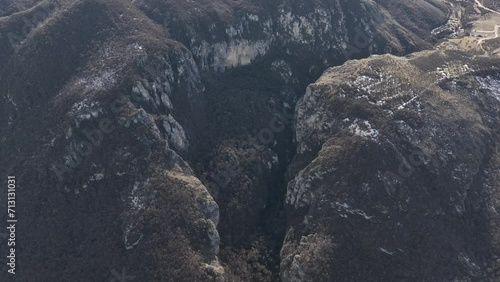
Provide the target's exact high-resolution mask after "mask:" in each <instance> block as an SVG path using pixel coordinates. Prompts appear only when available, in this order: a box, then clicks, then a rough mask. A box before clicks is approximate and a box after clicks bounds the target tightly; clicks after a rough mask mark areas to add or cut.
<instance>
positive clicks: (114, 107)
mask: <svg viewBox="0 0 500 282" xmlns="http://www.w3.org/2000/svg"><path fill="white" fill-rule="evenodd" d="M2 3H7V5H4V6H0V10H1V12H2V15H4V16H3V17H1V18H0V35H1V36H0V66H1V72H0V97H1V99H0V121H1V123H0V134H1V136H2V137H1V139H0V160H1V161H0V171H5V172H7V173H8V174H14V175H16V177H17V179H18V185H19V190H18V207H17V209H18V213H19V218H20V223H19V226H18V231H17V232H18V236H19V238H22V244H20V246H19V248H18V253H17V255H18V257H19V262H18V267H19V272H18V274H17V276H16V279H18V280H19V281H33V279H34V277H36V279H37V281H110V280H112V279H114V278H116V277H113V275H114V273H116V271H120V270H121V269H123V268H125V269H126V270H127V273H129V274H130V275H133V276H135V279H136V280H137V281H224V280H228V281H275V280H277V279H278V278H279V275H280V270H279V265H280V256H279V251H280V250H281V243H282V240H283V236H284V233H285V231H286V228H287V216H288V218H289V220H290V223H291V224H292V223H293V222H295V221H296V220H299V219H300V217H296V216H295V215H294V212H293V211H292V212H291V213H290V214H288V215H287V213H286V212H287V211H286V210H285V206H284V197H285V194H286V185H285V182H286V180H287V179H285V178H284V177H283V175H285V171H286V170H287V167H288V164H289V161H290V160H291V158H292V157H293V155H294V154H295V145H294V142H293V140H292V136H293V128H292V121H293V119H294V115H293V108H294V107H295V103H296V101H297V100H298V98H299V97H300V96H301V95H302V93H303V92H304V89H305V87H306V85H307V84H309V83H310V82H312V81H314V80H315V79H317V78H318V77H319V75H320V74H321V72H322V71H323V70H324V69H325V68H326V67H327V66H331V65H335V64H340V63H343V62H344V61H346V60H347V59H349V58H361V57H365V56H368V55H369V54H372V53H383V52H392V53H394V54H405V53H407V52H410V51H413V50H418V49H422V48H426V47H429V46H430V44H429V43H428V42H427V41H426V39H427V38H428V37H429V36H430V30H431V29H432V28H434V27H436V26H438V25H440V24H442V23H443V22H445V21H446V16H447V6H445V5H443V4H442V3H440V2H435V1H424V0H421V1H415V2H414V3H415V4H414V5H406V4H402V6H394V5H389V4H388V3H386V2H384V1H375V2H374V1H368V0H363V1H362V0H359V1H343V0H328V1H327V0H323V1H319V0H318V1H316V0H310V1H271V2H268V1H257V0H255V1H246V2H243V1H222V0H218V1H196V2H183V1H125V0H106V1H105V0H82V1H76V0H58V1H50V0H45V1H23V2H15V3H14V2H2ZM402 7H404V13H406V14H424V15H428V16H426V20H422V19H421V18H418V22H417V21H415V22H413V21H412V18H410V20H403V18H402V17H401V16H400V14H399V13H400V12H401V11H402V9H403V8H402ZM415 19H417V17H415V18H413V20H415ZM424 22H425V24H423V25H418V24H422V23H424ZM417 23H418V24H417ZM416 26H421V28H415V27H416ZM299 141H301V142H302V139H300V140H299ZM300 156H301V155H299V157H300ZM295 162H296V161H294V163H293V165H294V166H297V167H299V166H300V164H296V163H295ZM1 193H2V194H1V195H2V198H4V197H5V195H6V191H5V190H2V192H1ZM5 205H6V202H4V201H2V202H1V203H0V209H1V210H6V206H5ZM287 250H288V249H287ZM0 251H1V252H2V253H6V244H2V245H1V246H0ZM286 252H287V251H284V254H285V255H286V254H287V253H286ZM281 264H282V265H283V267H284V268H283V269H282V273H283V275H282V278H283V279H284V280H286V279H287V277H290V276H287V275H288V274H286V272H287V271H288V270H287V265H286V261H283V262H281ZM61 266H64V267H61ZM110 270H111V271H110ZM327 274H328V272H326V273H325V275H327ZM6 275H7V274H6V272H5V271H2V272H1V273H0V279H1V280H2V281H3V279H6V278H5V277H6Z"/></svg>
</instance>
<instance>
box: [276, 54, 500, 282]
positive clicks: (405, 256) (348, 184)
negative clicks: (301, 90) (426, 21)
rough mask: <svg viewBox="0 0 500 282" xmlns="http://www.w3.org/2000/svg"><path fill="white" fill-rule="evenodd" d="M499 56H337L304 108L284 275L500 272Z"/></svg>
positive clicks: (415, 276)
mask: <svg viewBox="0 0 500 282" xmlns="http://www.w3.org/2000/svg"><path fill="white" fill-rule="evenodd" d="M499 67H500V60H498V58H496V59H493V58H490V57H486V56H482V57H474V56H471V55H468V54H467V53H463V52H451V51H450V52H441V51H432V52H431V51H426V52H422V53H416V54H413V55H411V56H409V57H407V58H399V57H393V56H390V55H384V56H375V57H372V58H369V59H365V60H360V61H350V62H348V63H346V64H344V65H342V66H340V67H335V68H331V69H329V70H328V71H326V72H325V73H324V74H323V76H322V77H321V78H320V79H319V80H318V81H317V82H316V83H314V84H312V85H310V86H309V87H308V90H307V92H306V95H305V96H304V97H303V98H302V99H301V101H300V102H299V103H298V105H297V109H296V118H297V120H296V124H295V126H296V139H297V142H298V149H297V152H298V154H297V155H296V156H295V159H294V161H293V162H292V164H291V166H290V175H291V181H290V182H289V184H288V190H287V199H286V201H287V207H288V211H289V212H288V214H289V218H290V219H291V220H290V226H289V228H288V232H287V236H286V239H285V243H284V246H283V249H282V253H281V256H282V264H281V266H282V267H281V272H282V278H283V280H284V281H370V280H371V277H377V281H497V280H498V277H499V275H500V268H499V265H498V261H497V260H496V258H497V255H498V253H499V243H500V242H499V237H498V234H499V233H498V226H499V224H500V216H499V215H498V213H497V210H498V208H499V207H498V204H499V202H498V193H499V192H498V191H499V188H500V187H499V186H498V185H499V182H498V180H499V177H500V174H499V171H500V170H499V168H500V162H499V161H500V154H499V150H498V148H499V140H500V138H499V137H500V136H499V133H500V132H499V129H500V116H499V114H498V113H499V110H500V92H499V87H498V86H499V85H500V69H499Z"/></svg>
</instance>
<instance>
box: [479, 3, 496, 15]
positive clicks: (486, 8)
mask: <svg viewBox="0 0 500 282" xmlns="http://www.w3.org/2000/svg"><path fill="white" fill-rule="evenodd" d="M474 1H476V4H477V5H478V6H479V8H483V9H485V10H487V11H490V12H492V13H495V14H499V15H500V12H498V11H495V10H493V9H491V8H488V7H486V6H484V5H483V3H481V2H479V0H474Z"/></svg>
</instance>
